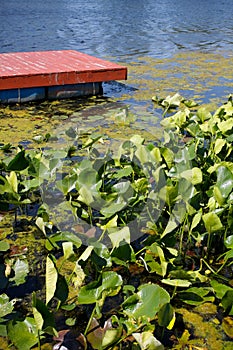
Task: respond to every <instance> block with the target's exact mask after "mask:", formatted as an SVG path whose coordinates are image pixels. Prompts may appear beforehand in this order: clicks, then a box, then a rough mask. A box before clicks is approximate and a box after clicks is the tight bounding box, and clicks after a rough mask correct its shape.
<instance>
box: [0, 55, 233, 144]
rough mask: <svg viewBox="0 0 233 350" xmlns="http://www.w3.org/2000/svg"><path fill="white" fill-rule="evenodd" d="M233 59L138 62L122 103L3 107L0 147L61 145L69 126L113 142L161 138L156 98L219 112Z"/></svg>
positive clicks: (232, 83)
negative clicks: (55, 141) (42, 142)
mask: <svg viewBox="0 0 233 350" xmlns="http://www.w3.org/2000/svg"><path fill="white" fill-rule="evenodd" d="M232 55H233V53H229V52H227V53H216V54H213V53H203V52H184V53H178V54H176V55H175V56H173V57H171V58H165V59H164V58H163V59H156V58H150V57H139V58H138V59H137V61H135V62H131V63H130V64H127V65H128V72H129V77H128V81H127V82H126V83H125V85H122V91H121V92H120V93H119V91H118V93H117V94H118V96H117V97H114V96H111V97H103V98H102V97H92V98H86V99H82V100H62V101H45V102H43V103H31V104H22V105H12V106H3V105H1V106H0V118H1V124H0V141H1V142H2V143H4V144H5V143H12V144H13V145H15V144H17V143H19V142H25V143H26V144H27V143H28V142H31V141H33V140H36V141H38V140H39V139H40V137H43V135H45V134H47V133H49V134H51V135H52V136H56V137H58V138H59V140H60V141H59V143H60V142H62V141H61V140H62V139H63V138H62V131H64V129H68V128H69V127H70V126H72V127H73V128H75V129H77V130H78V132H79V133H91V132H98V133H101V134H103V135H104V136H106V137H107V138H108V139H112V140H114V139H115V140H122V139H125V138H128V137H129V135H132V134H135V133H140V134H142V135H143V136H144V137H145V138H147V139H148V138H149V139H150V140H151V139H154V138H157V137H159V135H160V131H159V119H160V118H161V114H162V113H161V111H159V110H158V109H156V106H155V105H154V104H153V102H152V101H151V97H152V96H154V95H157V96H159V97H162V98H165V97H166V96H167V95H169V94H175V93H176V92H178V93H180V94H181V95H182V96H184V97H185V98H187V99H189V98H190V99H194V100H195V101H196V102H198V103H201V104H202V105H203V104H205V105H207V106H208V108H209V109H210V110H214V108H216V106H217V105H219V104H221V103H223V102H225V101H226V99H227V97H228V95H229V94H230V93H231V92H232V90H233V89H232V87H233V69H232V68H233V67H232V66H233V63H232ZM123 63H124V62H123ZM124 64H125V63H124ZM124 86H125V87H126V88H124ZM127 87H129V88H127ZM118 90H119V89H118ZM113 95H114V92H113ZM64 142H65V140H64Z"/></svg>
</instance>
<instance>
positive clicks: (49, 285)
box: [45, 256, 58, 304]
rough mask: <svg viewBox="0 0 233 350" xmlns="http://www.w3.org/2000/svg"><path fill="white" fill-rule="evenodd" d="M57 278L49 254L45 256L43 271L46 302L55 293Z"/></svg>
mask: <svg viewBox="0 0 233 350" xmlns="http://www.w3.org/2000/svg"><path fill="white" fill-rule="evenodd" d="M57 279H58V273H57V269H56V267H55V265H54V262H53V260H52V258H51V257H50V256H47V258H46V272H45V288H46V304H48V303H49V301H50V300H51V299H52V298H53V296H54V294H55V291H56V285H57Z"/></svg>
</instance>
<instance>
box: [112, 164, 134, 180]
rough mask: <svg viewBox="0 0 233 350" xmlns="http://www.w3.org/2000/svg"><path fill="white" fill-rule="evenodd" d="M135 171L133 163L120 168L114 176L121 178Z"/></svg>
mask: <svg viewBox="0 0 233 350" xmlns="http://www.w3.org/2000/svg"><path fill="white" fill-rule="evenodd" d="M132 173H133V168H132V166H131V165H126V166H125V167H124V168H123V169H120V170H118V171H117V173H116V174H114V176H113V177H114V178H116V179H121V178H122V177H128V176H129V175H131V174H132Z"/></svg>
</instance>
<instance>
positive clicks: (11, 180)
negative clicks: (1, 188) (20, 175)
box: [6, 171, 18, 193]
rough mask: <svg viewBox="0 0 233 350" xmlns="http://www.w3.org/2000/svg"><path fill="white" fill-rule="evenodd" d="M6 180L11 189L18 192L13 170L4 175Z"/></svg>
mask: <svg viewBox="0 0 233 350" xmlns="http://www.w3.org/2000/svg"><path fill="white" fill-rule="evenodd" d="M6 178H7V181H8V183H9V185H10V186H11V187H12V189H13V191H14V192H15V193H17V192H18V179H17V175H16V173H15V172H14V171H11V172H10V175H6Z"/></svg>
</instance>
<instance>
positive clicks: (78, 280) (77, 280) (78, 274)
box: [72, 262, 86, 290]
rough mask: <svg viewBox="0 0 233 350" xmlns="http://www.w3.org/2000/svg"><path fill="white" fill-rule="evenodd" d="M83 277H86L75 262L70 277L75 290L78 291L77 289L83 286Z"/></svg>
mask: <svg viewBox="0 0 233 350" xmlns="http://www.w3.org/2000/svg"><path fill="white" fill-rule="evenodd" d="M85 277H86V275H85V273H84V271H83V269H82V267H81V266H80V265H79V263H78V262H76V264H75V269H74V274H73V275H72V282H73V284H74V286H75V288H76V289H77V290H79V288H80V287H81V285H82V284H83V281H84V279H85Z"/></svg>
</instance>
